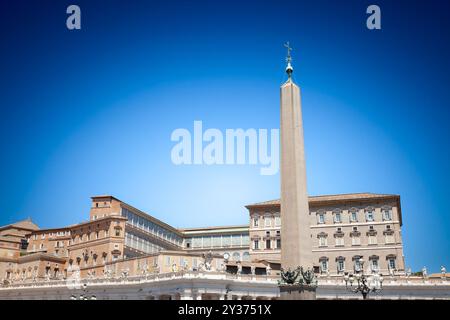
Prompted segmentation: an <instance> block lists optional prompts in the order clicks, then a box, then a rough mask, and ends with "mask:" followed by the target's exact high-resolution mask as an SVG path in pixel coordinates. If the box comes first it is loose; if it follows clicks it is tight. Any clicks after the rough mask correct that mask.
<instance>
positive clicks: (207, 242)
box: [203, 237, 211, 248]
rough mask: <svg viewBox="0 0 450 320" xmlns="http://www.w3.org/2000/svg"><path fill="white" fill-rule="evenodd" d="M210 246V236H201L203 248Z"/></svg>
mask: <svg viewBox="0 0 450 320" xmlns="http://www.w3.org/2000/svg"><path fill="white" fill-rule="evenodd" d="M209 247H211V237H203V248H209Z"/></svg>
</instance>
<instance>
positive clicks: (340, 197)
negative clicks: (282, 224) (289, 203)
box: [246, 192, 399, 208]
mask: <svg viewBox="0 0 450 320" xmlns="http://www.w3.org/2000/svg"><path fill="white" fill-rule="evenodd" d="M387 197H389V198H390V197H399V196H398V195H395V194H378V193H370V192H364V193H347V194H333V195H323V196H309V197H308V199H309V203H310V204H314V203H316V202H317V203H318V202H324V201H345V200H368V199H382V198H387ZM271 205H280V199H275V200H269V201H263V202H257V203H253V204H249V205H247V206H246V208H249V207H259V206H271Z"/></svg>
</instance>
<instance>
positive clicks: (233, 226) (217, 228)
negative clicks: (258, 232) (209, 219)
mask: <svg viewBox="0 0 450 320" xmlns="http://www.w3.org/2000/svg"><path fill="white" fill-rule="evenodd" d="M238 228H246V229H248V228H249V226H248V225H247V224H241V225H230V226H212V227H194V228H180V229H178V230H180V231H182V232H189V231H201V230H205V231H209V230H220V229H238Z"/></svg>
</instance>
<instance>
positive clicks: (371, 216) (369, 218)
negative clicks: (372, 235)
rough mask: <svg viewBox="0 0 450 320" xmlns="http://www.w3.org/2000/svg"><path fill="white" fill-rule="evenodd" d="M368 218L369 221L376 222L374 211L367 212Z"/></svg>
mask: <svg viewBox="0 0 450 320" xmlns="http://www.w3.org/2000/svg"><path fill="white" fill-rule="evenodd" d="M366 218H367V221H373V220H374V216H373V211H367V213H366Z"/></svg>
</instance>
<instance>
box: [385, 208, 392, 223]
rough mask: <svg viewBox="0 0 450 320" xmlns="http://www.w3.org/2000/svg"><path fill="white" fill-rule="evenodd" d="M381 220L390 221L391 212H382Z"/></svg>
mask: <svg viewBox="0 0 450 320" xmlns="http://www.w3.org/2000/svg"><path fill="white" fill-rule="evenodd" d="M383 219H384V220H385V221H391V220H392V211H391V210H384V212H383Z"/></svg>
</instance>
